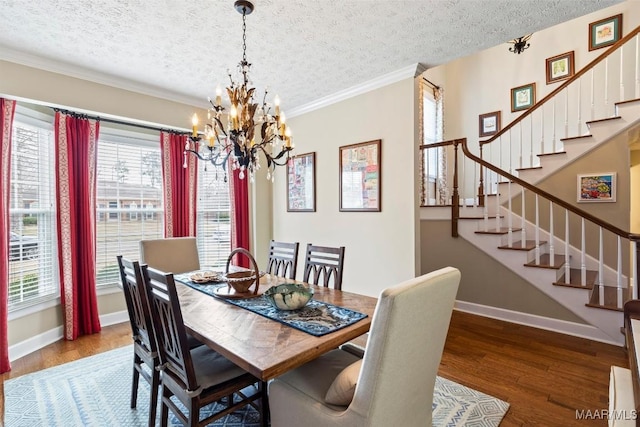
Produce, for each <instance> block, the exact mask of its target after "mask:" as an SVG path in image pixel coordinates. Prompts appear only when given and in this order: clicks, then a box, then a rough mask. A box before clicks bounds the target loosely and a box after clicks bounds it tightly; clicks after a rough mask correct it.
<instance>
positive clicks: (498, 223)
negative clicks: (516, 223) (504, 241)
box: [496, 173, 500, 231]
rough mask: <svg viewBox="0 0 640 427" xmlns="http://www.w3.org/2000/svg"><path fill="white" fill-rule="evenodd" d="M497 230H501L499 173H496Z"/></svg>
mask: <svg viewBox="0 0 640 427" xmlns="http://www.w3.org/2000/svg"><path fill="white" fill-rule="evenodd" d="M496 231H500V186H499V185H498V174H497V173H496Z"/></svg>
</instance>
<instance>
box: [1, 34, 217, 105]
mask: <svg viewBox="0 0 640 427" xmlns="http://www.w3.org/2000/svg"><path fill="white" fill-rule="evenodd" d="M0 60H3V61H8V62H14V63H16V64H20V65H25V66H27V67H32V68H37V69H39V70H44V71H49V72H52V73H57V74H62V75H65V76H68V77H73V78H77V79H81V80H87V81H90V82H93V83H98V84H102V85H106V86H111V87H115V88H118V89H123V90H128V91H131V92H136V93H140V94H142V95H148V96H153V97H156V98H161V99H165V100H167V101H173V102H178V103H181V104H187V105H192V106H194V107H202V108H206V105H207V104H206V102H205V101H203V100H202V99H200V98H196V97H192V96H187V95H183V94H179V93H176V92H172V91H170V90H166V89H161V88H158V87H156V86H152V85H146V84H144V83H139V82H134V81H132V80H127V79H123V78H119V77H113V76H110V75H108V74H106V73H101V72H99V71H94V70H90V69H88V68H83V67H78V66H76V65H71V64H68V63H65V62H62V61H56V60H53V59H48V58H43V57H39V56H36V55H31V54H28V53H24V52H19V51H17V50H14V49H11V48H9V47H6V46H0Z"/></svg>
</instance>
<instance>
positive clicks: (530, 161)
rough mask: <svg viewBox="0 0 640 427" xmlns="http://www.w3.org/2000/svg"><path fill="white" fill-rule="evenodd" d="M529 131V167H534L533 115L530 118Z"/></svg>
mask: <svg viewBox="0 0 640 427" xmlns="http://www.w3.org/2000/svg"><path fill="white" fill-rule="evenodd" d="M529 129H530V130H531V136H530V137H529V166H530V167H533V114H531V115H530V116H529Z"/></svg>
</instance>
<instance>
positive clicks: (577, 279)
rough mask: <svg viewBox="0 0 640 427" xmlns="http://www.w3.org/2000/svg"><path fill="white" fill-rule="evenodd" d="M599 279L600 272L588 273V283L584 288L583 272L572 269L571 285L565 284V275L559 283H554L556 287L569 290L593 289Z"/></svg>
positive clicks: (570, 271)
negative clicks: (563, 287)
mask: <svg viewBox="0 0 640 427" xmlns="http://www.w3.org/2000/svg"><path fill="white" fill-rule="evenodd" d="M597 278H598V272H597V271H593V270H587V271H586V283H585V285H584V286H583V285H582V284H581V282H582V271H581V270H580V269H579V268H572V269H570V270H569V283H565V274H563V275H562V277H561V278H560V279H558V281H557V282H553V284H554V285H555V286H565V287H569V288H580V289H593V285H595V284H596V279H597Z"/></svg>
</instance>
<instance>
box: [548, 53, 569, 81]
mask: <svg viewBox="0 0 640 427" xmlns="http://www.w3.org/2000/svg"><path fill="white" fill-rule="evenodd" d="M545 68H546V70H547V84H551V83H555V82H559V81H561V80H566V79H568V78H570V77H571V76H573V74H574V73H575V65H574V51H573V50H572V51H571V52H566V53H563V54H561V55H557V56H554V57H551V58H547V59H546V67H545Z"/></svg>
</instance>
